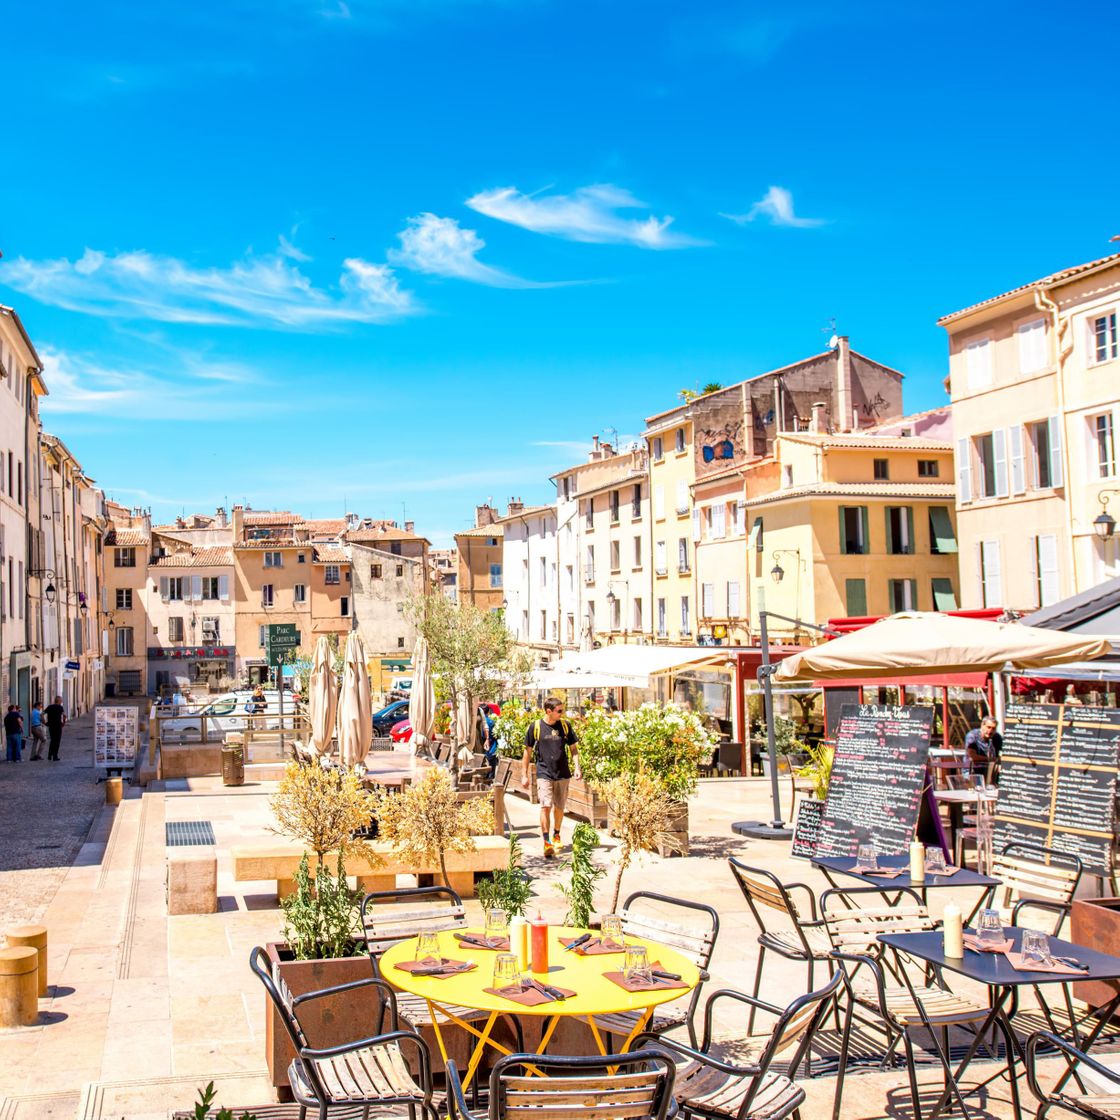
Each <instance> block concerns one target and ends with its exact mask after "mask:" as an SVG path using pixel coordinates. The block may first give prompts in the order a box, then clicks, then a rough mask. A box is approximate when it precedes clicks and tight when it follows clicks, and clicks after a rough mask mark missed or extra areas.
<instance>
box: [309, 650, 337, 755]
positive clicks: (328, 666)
mask: <svg viewBox="0 0 1120 1120" xmlns="http://www.w3.org/2000/svg"><path fill="white" fill-rule="evenodd" d="M333 660H334V658H333V657H332V655H331V646H330V642H328V641H327V639H326V637H320V638H319V640H318V641H317V642H316V643H315V654H314V656H313V657H312V660H311V672H310V674H309V675H308V678H307V714H308V718H309V720H310V722H311V749H312V750H313V751H315V752H316V753H317V754H329V753H330V749H331V739H332V738H333V736H334V720H335V714H336V711H337V708H338V681H337V680H335V675H334V668H333V667H332V662H333Z"/></svg>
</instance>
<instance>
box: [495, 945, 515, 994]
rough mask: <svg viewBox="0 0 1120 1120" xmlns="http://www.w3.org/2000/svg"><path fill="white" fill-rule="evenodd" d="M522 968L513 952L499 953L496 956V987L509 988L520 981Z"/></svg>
mask: <svg viewBox="0 0 1120 1120" xmlns="http://www.w3.org/2000/svg"><path fill="white" fill-rule="evenodd" d="M520 974H521V973H520V969H519V968H518V965H517V957H516V956H514V954H513V953H498V954H497V956H495V957H494V987H495V988H508V987H510V986H512V985H514V984H516V983H517V982H518V979H519V977H520Z"/></svg>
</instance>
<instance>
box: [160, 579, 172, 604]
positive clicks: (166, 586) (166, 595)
mask: <svg viewBox="0 0 1120 1120" xmlns="http://www.w3.org/2000/svg"><path fill="white" fill-rule="evenodd" d="M159 597H160V598H161V599H162V600H163V601H164V602H165V603H166V602H168V601H169V600H170V599H171V587H170V580H168V578H167V576H160V577H159Z"/></svg>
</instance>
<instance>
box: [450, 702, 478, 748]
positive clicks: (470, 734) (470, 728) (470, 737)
mask: <svg viewBox="0 0 1120 1120" xmlns="http://www.w3.org/2000/svg"><path fill="white" fill-rule="evenodd" d="M475 707H476V705H475V704H474V702H473V701H472V700H471V697H470V695H469V694H466V693H464V694H463V696H461V697H460V698H459V703H458V705H457V707H456V708H455V749H456V751H461V750H462V749H463V747H467V748H468V749H469V750H472V751H473V750H474V743H475V731H476V727H475V718H474V716H475Z"/></svg>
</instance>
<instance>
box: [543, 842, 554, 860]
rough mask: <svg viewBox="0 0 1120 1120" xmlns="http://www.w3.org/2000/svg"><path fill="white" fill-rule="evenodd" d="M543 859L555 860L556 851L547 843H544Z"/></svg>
mask: <svg viewBox="0 0 1120 1120" xmlns="http://www.w3.org/2000/svg"><path fill="white" fill-rule="evenodd" d="M544 858H545V859H555V858H556V849H555V848H554V847H553V846H552V845H551V844H550V843H548V842H547V841H545V845H544Z"/></svg>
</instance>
